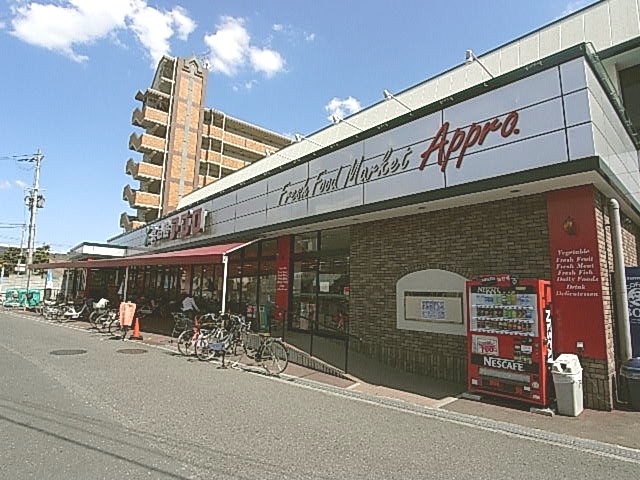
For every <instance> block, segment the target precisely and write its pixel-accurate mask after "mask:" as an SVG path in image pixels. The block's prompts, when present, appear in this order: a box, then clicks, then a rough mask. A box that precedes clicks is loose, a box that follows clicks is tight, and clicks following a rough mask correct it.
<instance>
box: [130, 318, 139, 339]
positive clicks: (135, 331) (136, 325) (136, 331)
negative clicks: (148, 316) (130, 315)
mask: <svg viewBox="0 0 640 480" xmlns="http://www.w3.org/2000/svg"><path fill="white" fill-rule="evenodd" d="M129 340H142V335H140V319H139V318H138V317H136V318H135V319H134V320H133V333H132V334H131V336H130V337H129Z"/></svg>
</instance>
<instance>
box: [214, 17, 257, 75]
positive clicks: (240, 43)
mask: <svg viewBox="0 0 640 480" xmlns="http://www.w3.org/2000/svg"><path fill="white" fill-rule="evenodd" d="M221 20H222V23H220V24H218V25H216V28H217V29H218V30H217V31H216V32H215V33H213V34H211V35H205V37H204V43H205V44H206V45H207V47H209V49H210V50H211V52H210V53H209V65H210V68H211V70H213V71H214V72H220V73H224V74H225V75H228V76H233V75H235V74H236V72H237V71H238V69H239V68H240V67H241V66H242V65H243V64H244V62H245V57H246V52H247V51H248V50H249V42H250V40H251V37H250V36H249V32H247V30H246V29H245V28H244V20H243V19H242V18H233V17H222V18H221Z"/></svg>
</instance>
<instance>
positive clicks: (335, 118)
mask: <svg viewBox="0 0 640 480" xmlns="http://www.w3.org/2000/svg"><path fill="white" fill-rule="evenodd" d="M331 121H332V122H333V124H334V125H337V124H339V123H346V124H347V125H349V126H350V127H351V128H355V129H356V130H359V131H360V132H364V130H362V129H361V128H360V127H358V126H356V125H354V124H353V123H350V122H348V121H347V120H345V119H344V118H342V117H339V116H338V115H331Z"/></svg>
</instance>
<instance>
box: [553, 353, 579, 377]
mask: <svg viewBox="0 0 640 480" xmlns="http://www.w3.org/2000/svg"><path fill="white" fill-rule="evenodd" d="M551 371H552V372H553V373H566V374H575V373H580V372H582V367H581V366H580V360H579V359H578V356H577V355H574V354H572V353H563V354H561V355H558V358H556V359H555V360H554V361H553V366H552V367H551Z"/></svg>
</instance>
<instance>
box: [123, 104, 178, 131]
mask: <svg viewBox="0 0 640 480" xmlns="http://www.w3.org/2000/svg"><path fill="white" fill-rule="evenodd" d="M168 122H169V114H167V113H166V112H163V111H162V110H158V109H156V108H152V107H150V106H148V105H145V106H143V107H142V109H140V108H136V109H135V110H134V111H133V113H132V114H131V123H132V124H133V125H134V126H136V127H142V128H150V127H153V126H154V125H167V124H168Z"/></svg>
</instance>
